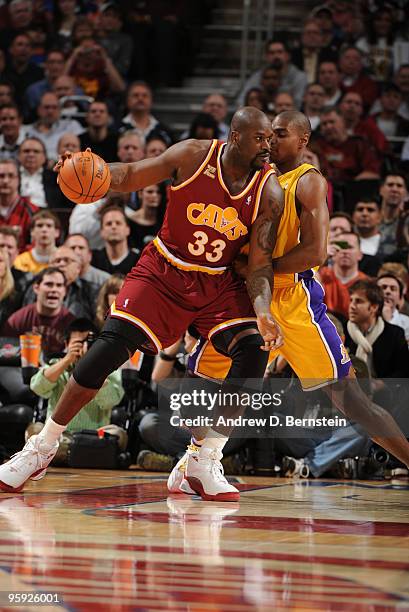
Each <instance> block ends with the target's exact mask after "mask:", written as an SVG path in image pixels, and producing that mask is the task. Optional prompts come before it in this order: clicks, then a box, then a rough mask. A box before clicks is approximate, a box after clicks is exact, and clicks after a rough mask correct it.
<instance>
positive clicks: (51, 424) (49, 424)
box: [38, 417, 67, 446]
mask: <svg viewBox="0 0 409 612" xmlns="http://www.w3.org/2000/svg"><path fill="white" fill-rule="evenodd" d="M66 429H67V426H66V425H59V424H58V423H56V422H55V421H53V420H52V418H51V417H50V418H49V419H47V421H46V424H45V425H44V427H43V429H42V430H41V431H40V433H39V434H38V435H39V436H41V438H42V439H43V440H44V442H45V443H46V444H47V445H48V446H54V444H55V442H56V441H57V440H59V438H60V436H61V434H62V432H63V431H65V430H66Z"/></svg>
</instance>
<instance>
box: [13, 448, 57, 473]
mask: <svg viewBox="0 0 409 612" xmlns="http://www.w3.org/2000/svg"><path fill="white" fill-rule="evenodd" d="M26 446H27V448H26V447H24V448H23V450H21V451H19V452H18V453H14V455H12V456H11V457H10V463H11V464H12V466H13V469H14V470H16V471H17V472H18V471H19V470H20V469H21V467H27V461H26V459H27V456H29V457H30V458H32V457H33V452H34V453H35V456H36V460H37V467H38V468H42V467H43V460H46V459H47V458H48V456H49V454H50V452H51V451H49V452H48V453H46V454H44V453H41V451H40V449H38V448H37V447H36V446H35V445H34V444H33V443H32V442H28V443H27V445H26Z"/></svg>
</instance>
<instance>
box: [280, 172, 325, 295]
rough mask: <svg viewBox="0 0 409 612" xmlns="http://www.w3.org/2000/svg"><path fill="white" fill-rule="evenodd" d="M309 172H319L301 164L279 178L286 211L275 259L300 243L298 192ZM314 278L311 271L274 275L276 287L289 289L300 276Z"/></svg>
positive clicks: (281, 224) (283, 215)
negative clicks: (299, 184) (300, 183)
mask: <svg viewBox="0 0 409 612" xmlns="http://www.w3.org/2000/svg"><path fill="white" fill-rule="evenodd" d="M309 170H315V171H316V172H318V170H317V169H316V168H315V167H314V166H312V165H311V164H301V165H300V166H298V167H297V168H295V170H290V171H289V172H285V174H282V175H281V176H278V177H277V178H278V181H279V183H280V185H281V188H282V189H283V191H284V210H283V214H282V217H281V221H280V225H279V226H278V232H277V241H276V244H275V247H274V251H273V259H276V258H278V257H281V256H282V255H285V254H286V253H288V251H291V249H293V248H294V247H295V246H297V244H298V243H299V242H300V220H299V217H298V213H297V208H296V198H295V195H296V191H297V184H298V181H299V179H300V178H301V177H302V176H303V175H304V174H305V173H306V172H308V171H309ZM301 275H303V276H312V272H311V271H310V270H300V271H299V273H297V274H278V273H275V274H274V287H289V286H291V285H294V283H297V282H298V280H300V276H301Z"/></svg>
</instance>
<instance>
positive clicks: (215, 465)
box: [209, 450, 227, 483]
mask: <svg viewBox="0 0 409 612" xmlns="http://www.w3.org/2000/svg"><path fill="white" fill-rule="evenodd" d="M220 459H221V453H219V452H218V451H217V450H214V451H213V452H212V453H210V455H209V460H210V471H211V473H212V475H213V476H214V477H215V478H216V480H218V481H219V482H224V483H227V480H226V478H225V476H224V468H223V465H222V463H221V461H220Z"/></svg>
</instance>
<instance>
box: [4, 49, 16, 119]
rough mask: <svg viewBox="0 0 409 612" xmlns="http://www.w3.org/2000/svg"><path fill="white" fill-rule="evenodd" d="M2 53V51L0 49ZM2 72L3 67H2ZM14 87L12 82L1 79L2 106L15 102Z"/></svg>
mask: <svg viewBox="0 0 409 612" xmlns="http://www.w3.org/2000/svg"><path fill="white" fill-rule="evenodd" d="M0 53H1V51H0ZM0 73H1V68H0ZM14 103H15V101H14V87H13V85H12V84H11V83H8V82H7V81H3V80H1V79H0V108H2V107H3V106H8V105H9V104H14Z"/></svg>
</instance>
